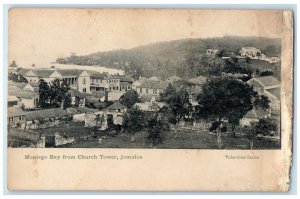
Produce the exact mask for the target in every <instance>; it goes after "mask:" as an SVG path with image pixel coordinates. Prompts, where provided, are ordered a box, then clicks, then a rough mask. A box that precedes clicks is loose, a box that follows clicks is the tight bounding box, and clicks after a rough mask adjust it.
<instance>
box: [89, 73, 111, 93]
mask: <svg viewBox="0 0 300 199" xmlns="http://www.w3.org/2000/svg"><path fill="white" fill-rule="evenodd" d="M90 78H91V85H90V90H91V91H102V92H106V91H108V89H109V78H108V76H107V75H106V74H104V73H92V74H91V77H90Z"/></svg>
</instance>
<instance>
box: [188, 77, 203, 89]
mask: <svg viewBox="0 0 300 199" xmlns="http://www.w3.org/2000/svg"><path fill="white" fill-rule="evenodd" d="M188 82H189V83H191V84H192V85H193V87H202V85H203V84H204V83H205V82H206V77H204V76H198V77H195V78H191V79H189V80H188Z"/></svg>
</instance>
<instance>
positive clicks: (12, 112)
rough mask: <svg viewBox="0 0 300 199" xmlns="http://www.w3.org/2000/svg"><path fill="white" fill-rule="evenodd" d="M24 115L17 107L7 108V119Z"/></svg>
mask: <svg viewBox="0 0 300 199" xmlns="http://www.w3.org/2000/svg"><path fill="white" fill-rule="evenodd" d="M22 115H26V114H25V112H24V111H23V110H22V109H21V108H20V107H18V106H13V107H8V108H7V116H8V117H15V116H22Z"/></svg>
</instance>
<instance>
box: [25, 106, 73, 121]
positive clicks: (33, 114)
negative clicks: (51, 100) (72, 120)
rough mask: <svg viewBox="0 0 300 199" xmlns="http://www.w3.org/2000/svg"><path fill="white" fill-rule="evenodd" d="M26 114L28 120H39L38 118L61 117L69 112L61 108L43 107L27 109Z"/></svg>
mask: <svg viewBox="0 0 300 199" xmlns="http://www.w3.org/2000/svg"><path fill="white" fill-rule="evenodd" d="M26 115H27V119H28V120H39V119H46V118H55V117H58V118H61V117H64V116H68V115H71V113H69V112H68V111H66V110H63V109H61V108H52V109H43V110H37V111H28V112H27V113H26Z"/></svg>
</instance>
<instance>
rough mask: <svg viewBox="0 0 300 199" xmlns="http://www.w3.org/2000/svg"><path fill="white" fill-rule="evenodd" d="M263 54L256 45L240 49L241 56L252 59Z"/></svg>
mask: <svg viewBox="0 0 300 199" xmlns="http://www.w3.org/2000/svg"><path fill="white" fill-rule="evenodd" d="M261 54H262V53H261V50H260V49H257V48H254V47H243V48H242V49H241V50H240V55H241V57H249V58H251V59H259V57H260V56H261Z"/></svg>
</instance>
